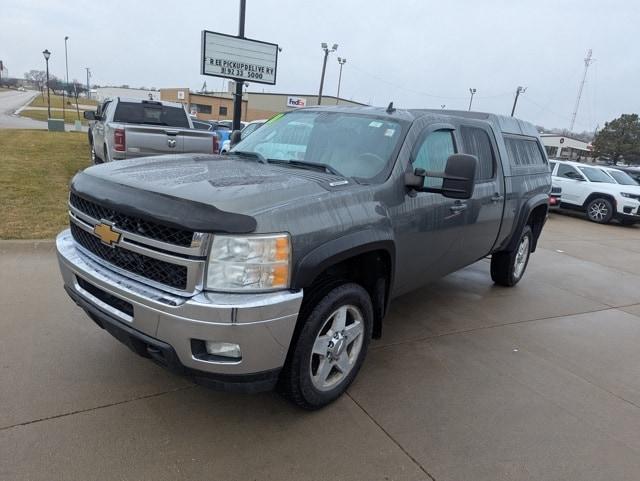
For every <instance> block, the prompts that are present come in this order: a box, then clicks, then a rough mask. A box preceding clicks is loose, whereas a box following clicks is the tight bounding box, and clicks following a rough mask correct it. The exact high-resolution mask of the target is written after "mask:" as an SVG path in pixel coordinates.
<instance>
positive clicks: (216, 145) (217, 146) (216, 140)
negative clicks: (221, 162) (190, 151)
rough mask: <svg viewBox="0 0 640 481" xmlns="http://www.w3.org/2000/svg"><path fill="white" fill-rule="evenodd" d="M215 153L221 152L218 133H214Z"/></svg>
mask: <svg viewBox="0 0 640 481" xmlns="http://www.w3.org/2000/svg"><path fill="white" fill-rule="evenodd" d="M213 153H214V154H219V153H220V142H219V141H218V134H213Z"/></svg>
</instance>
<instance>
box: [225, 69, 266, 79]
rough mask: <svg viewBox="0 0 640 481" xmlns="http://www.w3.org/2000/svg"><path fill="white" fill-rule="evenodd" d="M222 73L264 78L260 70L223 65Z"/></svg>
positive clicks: (232, 75) (231, 75)
mask: <svg viewBox="0 0 640 481" xmlns="http://www.w3.org/2000/svg"><path fill="white" fill-rule="evenodd" d="M220 73H221V74H223V75H229V76H230V77H246V78H254V79H258V80H260V79H262V77H263V75H262V74H261V73H259V72H247V71H246V70H240V69H237V68H227V67H221V68H220Z"/></svg>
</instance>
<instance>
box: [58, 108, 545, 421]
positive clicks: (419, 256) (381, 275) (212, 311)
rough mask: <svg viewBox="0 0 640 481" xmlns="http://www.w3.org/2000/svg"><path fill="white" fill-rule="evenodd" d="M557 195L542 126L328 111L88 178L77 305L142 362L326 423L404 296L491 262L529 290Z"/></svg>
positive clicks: (83, 189)
mask: <svg viewBox="0 0 640 481" xmlns="http://www.w3.org/2000/svg"><path fill="white" fill-rule="evenodd" d="M328 139H330V140H331V141H328ZM550 189H551V175H550V173H549V166H548V163H547V158H546V155H545V151H544V148H543V146H542V144H541V142H540V139H539V137H538V132H537V130H536V128H535V126H533V125H531V124H529V123H526V122H522V121H519V120H517V119H514V118H511V117H502V116H496V115H491V114H482V113H477V112H446V111H442V110H396V109H394V108H393V107H392V106H389V107H388V108H387V109H383V108H372V107H362V108H359V107H356V108H354V107H350V108H345V107H340V106H335V107H314V108H308V109H300V110H296V111H292V112H289V113H285V114H282V115H279V116H277V117H275V118H272V119H271V121H270V122H268V123H267V124H265V125H264V126H262V127H261V128H259V129H258V130H257V131H255V132H254V133H252V134H251V135H249V136H248V137H246V138H245V139H244V140H242V141H241V142H240V143H239V144H238V145H236V146H235V147H234V148H233V149H232V150H231V151H230V152H229V154H228V155H226V156H213V155H212V156H204V155H187V154H185V155H178V156H175V157H170V156H164V157H157V158H155V159H153V161H149V160H146V161H144V162H141V161H140V159H137V160H136V159H134V160H128V161H123V162H120V163H118V164H117V165H114V164H104V165H99V166H94V167H90V168H88V169H86V170H85V171H83V172H80V173H78V174H77V175H76V176H75V177H74V178H73V180H72V182H71V193H70V197H69V211H70V229H67V230H65V231H63V232H62V233H60V234H59V235H58V237H57V241H56V242H57V253H58V257H59V261H60V268H61V271H62V277H63V279H64V285H65V289H66V290H67V292H68V293H69V295H70V296H71V298H72V299H73V300H74V301H75V302H76V303H77V304H78V305H79V306H80V307H82V308H83V309H84V310H85V311H86V312H87V313H88V315H89V316H90V317H91V318H92V319H93V320H94V321H95V322H96V323H97V324H98V325H99V326H100V327H103V328H104V329H106V330H107V331H109V332H110V333H111V334H113V335H114V336H115V337H116V338H117V339H119V340H120V341H122V342H124V343H125V344H126V345H128V346H129V347H130V348H131V349H133V350H134V351H135V352H137V353H138V354H141V355H142V356H145V357H150V358H152V359H154V360H155V361H157V362H158V363H160V364H163V365H165V366H167V367H169V368H171V369H173V370H174V371H175V372H180V373H182V374H185V375H188V376H189V377H191V378H192V379H194V380H196V381H197V382H199V383H203V384H207V385H210V386H213V387H216V388H220V389H233V390H243V391H250V392H254V391H258V390H265V389H271V388H273V387H274V386H277V387H278V389H279V390H280V392H282V393H283V394H284V395H285V396H287V397H288V398H289V399H290V400H292V401H293V402H294V403H296V404H298V405H300V406H302V407H304V408H308V409H315V408H319V407H321V406H323V405H326V404H328V403H330V402H332V401H333V400H335V399H336V398H338V397H339V396H340V395H341V394H342V393H343V392H344V391H345V390H346V389H347V387H348V386H349V384H350V383H351V382H352V381H353V379H354V377H355V376H356V374H357V373H358V370H359V369H360V366H361V365H362V363H363V361H364V358H365V355H366V352H367V348H368V346H369V341H370V339H371V338H372V337H380V336H381V334H382V332H383V330H384V329H383V323H384V321H383V319H384V316H385V313H386V312H387V310H388V308H389V303H390V301H391V300H392V299H394V298H396V297H398V296H400V295H401V294H403V293H406V292H409V291H411V290H414V289H416V288H418V287H421V286H424V285H425V284H428V283H429V282H431V281H433V280H435V279H437V278H439V277H441V276H444V275H446V274H448V273H450V272H453V271H456V270H458V269H461V268H463V267H465V266H467V265H469V264H472V263H474V262H476V261H478V260H480V259H483V258H485V257H486V256H488V255H491V269H490V273H491V278H492V279H493V281H494V282H495V283H496V284H498V285H501V286H508V287H512V286H514V285H516V284H517V283H518V282H519V281H520V280H521V279H522V277H523V275H524V272H525V270H526V268H527V264H528V262H529V257H530V254H531V253H532V252H534V251H535V250H536V245H537V242H538V238H539V236H540V233H541V231H542V228H543V225H544V223H545V220H546V217H547V210H548V199H549V192H550ZM380 388H381V389H384V386H381V387H380Z"/></svg>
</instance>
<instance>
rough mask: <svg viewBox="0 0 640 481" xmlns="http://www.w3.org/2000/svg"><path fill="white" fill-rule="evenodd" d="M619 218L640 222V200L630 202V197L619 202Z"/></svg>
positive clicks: (617, 215) (617, 214)
mask: <svg viewBox="0 0 640 481" xmlns="http://www.w3.org/2000/svg"><path fill="white" fill-rule="evenodd" d="M616 217H617V218H618V220H624V221H627V222H640V202H638V201H635V202H630V201H629V200H628V199H627V200H625V201H623V202H622V203H619V204H618V212H616Z"/></svg>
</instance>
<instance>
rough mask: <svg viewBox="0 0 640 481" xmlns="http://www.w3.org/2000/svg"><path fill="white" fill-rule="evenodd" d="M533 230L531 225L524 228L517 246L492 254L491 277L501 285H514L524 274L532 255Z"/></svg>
mask: <svg viewBox="0 0 640 481" xmlns="http://www.w3.org/2000/svg"><path fill="white" fill-rule="evenodd" d="M532 243H533V231H532V230H531V227H530V226H529V225H526V226H525V227H524V229H522V233H521V234H520V239H519V240H518V244H517V246H516V248H515V249H514V250H512V251H503V252H496V253H495V254H493V255H492V256H491V279H493V282H495V283H496V284H498V285H499V286H505V287H513V286H515V285H516V284H517V283H518V282H520V279H522V276H523V275H524V272H525V271H526V269H527V265H528V264H529V257H530V256H531V245H532Z"/></svg>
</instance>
